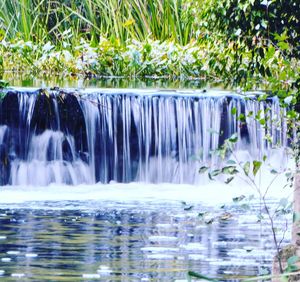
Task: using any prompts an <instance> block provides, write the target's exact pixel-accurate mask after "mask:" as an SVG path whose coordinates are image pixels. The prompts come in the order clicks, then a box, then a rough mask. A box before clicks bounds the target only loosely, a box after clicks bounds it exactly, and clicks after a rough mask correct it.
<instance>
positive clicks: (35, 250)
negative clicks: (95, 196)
mask: <svg viewBox="0 0 300 282" xmlns="http://www.w3.org/2000/svg"><path fill="white" fill-rule="evenodd" d="M29 205H31V206H32V207H33V206H34V205H35V203H30V204H29ZM68 206H71V207H72V208H71V209H69V208H67V207H68ZM53 207H55V208H53ZM91 207H93V209H91ZM257 209H258V207H256V208H252V210H251V211H250V210H249V211H245V209H242V208H241V206H231V207H225V208H224V207H222V208H220V207H218V208H215V209H212V208H208V207H206V208H205V207H203V206H202V207H201V206H199V207H194V208H191V207H189V206H183V205H182V204H174V203H172V204H168V205H161V204H159V205H158V204H154V203H153V204H152V203H151V202H150V203H146V204H145V203H144V204H142V203H135V204H131V205H129V204H120V203H119V204H117V203H111V204H110V203H105V202H97V201H95V202H90V203H86V208H82V205H81V208H76V202H59V203H54V202H52V203H51V202H48V203H47V202H45V203H44V208H43V209H40V208H37V209H30V208H26V209H24V208H15V209H6V208H4V207H2V209H1V210H0V226H1V230H0V281H1V279H4V280H5V281H15V280H17V279H20V280H21V281H83V280H84V281H95V280H100V281H176V280H185V279H186V278H187V277H186V273H187V271H188V270H193V271H198V272H201V273H203V274H206V275H209V276H212V277H219V280H220V281H239V277H241V276H252V275H257V274H259V273H262V272H264V273H266V271H269V270H270V265H271V260H272V257H273V255H274V251H273V245H272V244H273V243H272V239H271V234H270V230H269V226H268V225H267V224H259V223H257V214H256V213H257ZM206 212H208V213H206ZM199 213H200V215H199ZM278 222H279V224H285V222H284V220H283V219H281V220H278Z"/></svg>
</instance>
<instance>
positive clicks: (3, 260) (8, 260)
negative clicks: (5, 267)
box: [1, 258, 11, 262]
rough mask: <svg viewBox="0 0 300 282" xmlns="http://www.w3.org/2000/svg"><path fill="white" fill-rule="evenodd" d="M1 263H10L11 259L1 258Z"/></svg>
mask: <svg viewBox="0 0 300 282" xmlns="http://www.w3.org/2000/svg"><path fill="white" fill-rule="evenodd" d="M1 261H2V262H10V261H11V258H2V259H1Z"/></svg>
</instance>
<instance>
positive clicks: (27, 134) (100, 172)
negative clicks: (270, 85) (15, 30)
mask: <svg viewBox="0 0 300 282" xmlns="http://www.w3.org/2000/svg"><path fill="white" fill-rule="evenodd" d="M241 115H243V116H244V119H242V118H241ZM284 116H285V110H284V109H282V108H281V107H280V104H279V101H278V99H277V98H269V99H268V100H267V101H258V100H257V99H256V96H255V95H252V96H249V97H248V98H247V99H245V97H244V96H240V95H236V94H232V93H229V92H224V91H220V92H219V93H210V92H207V93H203V92H200V91H198V92H197V91H195V92H184V91H183V92H176V91H155V90H153V91H149V90H147V91H144V92H143V91H138V90H127V91H122V90H119V91H117V90H114V91H108V90H94V91H82V92H78V93H77V92H71V91H69V92H63V91H49V94H47V95H46V94H43V93H42V92H40V91H38V90H26V89H21V90H11V91H8V92H7V93H6V95H5V97H4V98H3V99H2V100H1V101H0V161H1V163H0V172H1V175H0V184H1V185H48V184H51V183H58V184H69V185H78V184H83V183H87V184H92V183H96V182H102V183H108V182H110V181H117V182H132V181H137V182H147V183H162V182H168V183H197V182H199V181H200V180H201V177H202V176H201V175H199V174H198V169H199V167H200V166H202V165H211V164H212V163H215V162H217V161H218V159H217V157H216V156H214V154H212V152H213V151H215V150H217V149H218V148H219V147H220V146H221V145H222V144H223V142H224V140H225V139H226V138H229V137H230V136H231V135H232V134H234V133H236V134H237V135H238V142H237V144H236V147H235V148H236V150H247V151H249V154H251V155H252V156H254V157H257V158H261V157H262V155H268V156H269V155H270V154H271V152H272V149H273V148H274V147H286V146H288V142H289V141H288V139H287V125H286V120H285V119H284ZM254 117H261V118H262V119H263V118H264V119H265V120H266V124H264V123H263V122H260V121H258V120H257V118H254Z"/></svg>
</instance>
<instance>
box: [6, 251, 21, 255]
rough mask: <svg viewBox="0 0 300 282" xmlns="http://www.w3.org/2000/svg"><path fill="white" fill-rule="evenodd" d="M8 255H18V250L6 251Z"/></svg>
mask: <svg viewBox="0 0 300 282" xmlns="http://www.w3.org/2000/svg"><path fill="white" fill-rule="evenodd" d="M6 253H7V254H8V255H19V254H20V252H19V251H8V252H6Z"/></svg>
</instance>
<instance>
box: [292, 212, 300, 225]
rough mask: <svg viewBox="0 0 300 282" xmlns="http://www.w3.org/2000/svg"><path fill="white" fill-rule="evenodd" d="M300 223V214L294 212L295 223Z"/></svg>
mask: <svg viewBox="0 0 300 282" xmlns="http://www.w3.org/2000/svg"><path fill="white" fill-rule="evenodd" d="M299 221H300V213H299V212H294V213H293V223H295V222H299Z"/></svg>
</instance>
